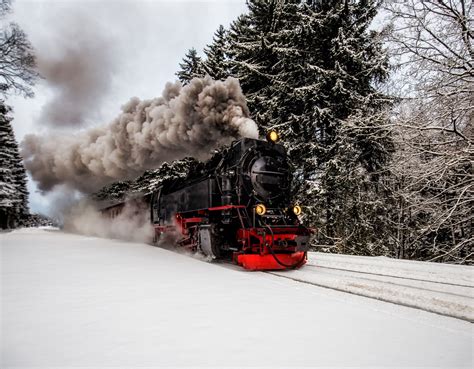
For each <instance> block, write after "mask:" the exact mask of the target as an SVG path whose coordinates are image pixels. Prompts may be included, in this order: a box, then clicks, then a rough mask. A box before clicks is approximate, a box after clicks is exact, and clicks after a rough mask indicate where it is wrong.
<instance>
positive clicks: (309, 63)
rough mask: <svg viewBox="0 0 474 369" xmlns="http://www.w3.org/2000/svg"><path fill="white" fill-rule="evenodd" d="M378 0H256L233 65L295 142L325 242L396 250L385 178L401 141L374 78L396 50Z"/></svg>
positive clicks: (263, 114)
mask: <svg viewBox="0 0 474 369" xmlns="http://www.w3.org/2000/svg"><path fill="white" fill-rule="evenodd" d="M379 5H380V2H379V1H374V0H332V1H325V2H321V1H306V2H301V1H263V0H251V1H249V2H248V6H249V13H248V14H247V15H244V16H241V17H240V18H239V19H237V21H235V22H234V23H233V24H232V26H231V29H230V32H229V40H230V49H231V50H230V51H229V54H230V56H231V58H232V59H231V61H230V64H231V70H232V72H233V74H234V75H235V76H236V77H238V78H239V79H240V81H241V85H242V88H243V90H244V93H246V95H247V97H248V99H249V107H250V108H251V112H252V114H253V116H254V118H255V120H256V121H257V122H258V124H259V125H260V126H261V127H264V128H265V129H267V128H276V129H278V130H279V131H280V132H281V134H282V136H283V137H284V141H285V142H286V144H287V146H288V148H289V149H290V154H291V157H292V158H293V159H294V162H295V164H296V166H297V175H296V180H297V184H298V185H299V186H298V187H297V194H296V197H295V200H296V201H300V202H301V203H302V204H303V205H306V206H307V208H306V210H307V212H306V221H307V222H308V223H309V224H310V225H314V226H317V227H318V228H319V230H320V231H319V234H318V237H317V239H316V242H317V243H318V244H324V245H327V246H328V248H333V249H334V250H337V251H343V252H354V253H370V254H379V253H386V252H387V250H386V249H385V248H384V244H385V241H384V240H383V239H384V237H383V236H382V235H381V234H382V233H384V232H386V231H387V229H386V227H388V223H387V222H388V220H387V219H382V218H383V212H384V208H383V204H384V203H386V202H387V201H388V200H387V199H385V198H384V193H383V192H382V191H381V190H380V187H381V185H380V181H381V180H382V177H383V176H382V174H383V173H382V171H383V168H384V164H385V163H386V162H387V161H388V160H389V159H390V155H391V151H392V148H393V144H392V141H391V137H390V133H389V131H388V130H387V129H386V128H384V127H386V123H387V117H386V115H385V114H384V109H385V108H386V107H387V105H388V104H387V103H388V99H387V98H386V97H385V96H383V95H382V94H380V93H379V92H378V91H377V89H376V87H375V86H376V84H377V83H378V82H382V81H383V80H384V79H385V78H386V77H387V74H388V58H387V56H386V54H385V53H384V51H383V49H382V42H381V38H380V34H379V33H377V32H375V31H369V30H368V27H369V25H370V23H371V22H372V20H373V18H374V17H375V15H376V14H377V10H378V7H379Z"/></svg>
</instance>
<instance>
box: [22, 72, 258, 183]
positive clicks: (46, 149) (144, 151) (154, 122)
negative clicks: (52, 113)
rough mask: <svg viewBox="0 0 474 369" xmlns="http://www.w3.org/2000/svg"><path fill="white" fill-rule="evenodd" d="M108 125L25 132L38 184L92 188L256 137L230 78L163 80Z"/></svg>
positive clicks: (28, 160) (28, 164) (236, 84)
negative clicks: (160, 87) (154, 94)
mask: <svg viewBox="0 0 474 369" xmlns="http://www.w3.org/2000/svg"><path fill="white" fill-rule="evenodd" d="M122 111H123V112H122V113H121V114H120V115H119V116H118V117H117V118H116V119H115V120H113V121H112V122H111V123H110V124H108V125H105V126H102V127H99V128H95V129H90V130H88V131H85V132H82V133H79V134H76V135H51V136H37V135H27V136H26V137H25V139H24V141H23V142H22V145H21V146H22V155H23V158H24V159H25V166H26V168H27V169H28V170H29V171H30V172H31V175H32V177H33V179H34V180H35V181H37V182H38V184H39V188H40V189H41V190H44V191H49V190H51V189H52V188H53V187H54V186H56V185H59V184H66V185H69V186H71V187H73V188H76V189H78V190H80V191H83V192H92V191H95V190H97V189H98V188H100V187H102V186H103V185H105V184H108V183H110V182H113V181H114V180H118V179H125V178H132V177H135V176H137V175H139V174H141V173H142V172H143V171H144V170H146V169H150V168H155V167H157V166H159V165H160V164H162V163H163V162H165V161H171V160H176V159H181V158H184V157H186V156H192V157H195V158H197V159H204V158H206V157H208V155H209V153H210V152H211V150H212V149H213V148H216V147H218V146H221V145H225V144H228V143H230V142H231V141H232V140H233V139H234V138H238V137H253V138H257V137H258V129H257V126H256V124H255V122H254V121H253V120H251V119H250V118H248V116H249V111H248V108H247V105H246V101H245V97H244V95H243V94H242V90H241V88H240V85H239V82H238V80H237V79H234V78H228V79H227V80H226V81H223V82H222V81H214V80H212V79H211V78H209V77H206V78H202V79H198V78H196V79H193V80H192V81H191V82H190V83H189V84H188V85H186V86H185V87H181V85H180V84H179V83H178V82H176V83H174V84H171V83H168V84H167V85H166V88H165V90H164V92H163V96H162V97H159V98H155V99H152V100H143V101H140V100H139V99H138V98H132V99H131V100H130V101H129V102H128V103H127V104H125V105H124V106H123V107H122Z"/></svg>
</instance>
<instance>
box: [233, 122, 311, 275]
mask: <svg viewBox="0 0 474 369" xmlns="http://www.w3.org/2000/svg"><path fill="white" fill-rule="evenodd" d="M278 139H279V137H278V134H277V132H275V131H270V132H269V133H268V134H267V140H266V141H263V140H252V141H253V142H251V141H247V142H244V143H242V150H241V156H240V159H239V162H238V165H237V166H236V171H237V173H236V174H237V177H238V181H237V182H238V185H237V186H236V188H237V192H238V193H237V196H238V198H239V203H240V204H245V212H246V219H247V222H246V224H245V226H243V227H241V228H240V229H239V230H238V234H237V239H238V240H239V242H241V250H240V252H238V253H236V254H235V255H234V260H235V261H236V262H237V263H238V264H240V265H242V266H243V267H244V268H246V269H251V270H275V269H289V268H298V267H300V266H302V265H303V264H305V262H306V252H307V250H308V246H309V238H310V233H311V231H310V230H309V229H308V228H307V227H304V226H303V225H302V224H301V222H300V221H299V219H298V216H299V215H300V214H301V212H302V208H301V206H300V205H298V204H296V203H292V202H291V201H290V197H291V196H290V191H291V179H292V170H291V166H290V164H289V162H288V158H287V154H286V150H285V148H284V146H283V145H280V144H279V143H278Z"/></svg>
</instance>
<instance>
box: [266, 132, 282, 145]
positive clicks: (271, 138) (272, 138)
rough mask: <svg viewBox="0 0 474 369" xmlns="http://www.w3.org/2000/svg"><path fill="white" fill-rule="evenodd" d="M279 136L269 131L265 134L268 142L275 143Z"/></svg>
mask: <svg viewBox="0 0 474 369" xmlns="http://www.w3.org/2000/svg"><path fill="white" fill-rule="evenodd" d="M279 138H280V136H279V135H278V133H277V131H273V130H272V131H269V132H268V133H267V140H268V142H277V141H278V139H279Z"/></svg>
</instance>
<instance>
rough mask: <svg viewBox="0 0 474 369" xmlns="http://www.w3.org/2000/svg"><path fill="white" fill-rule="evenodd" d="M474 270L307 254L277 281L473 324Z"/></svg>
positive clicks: (276, 273)
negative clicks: (305, 260)
mask: <svg viewBox="0 0 474 369" xmlns="http://www.w3.org/2000/svg"><path fill="white" fill-rule="evenodd" d="M473 272H474V269H473V268H472V267H463V266H453V265H442V264H434V263H419V262H409V261H408V262H407V261H400V260H390V259H386V258H367V257H351V256H346V255H327V254H320V253H310V256H309V258H308V264H307V265H306V266H304V267H303V268H301V269H298V270H293V271H283V272H278V271H273V272H267V273H268V274H271V275H274V276H276V277H279V278H285V279H289V280H292V281H294V282H297V283H304V284H307V285H313V286H316V287H324V288H329V289H333V290H337V291H341V292H346V293H351V294H354V295H358V296H364V297H368V298H373V299H376V300H381V301H385V302H389V303H394V304H397V305H402V306H407V307H411V308H416V309H420V310H424V311H428V312H431V313H436V314H440V315H443V316H448V317H452V318H457V319H462V320H466V321H469V322H474V281H473Z"/></svg>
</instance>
